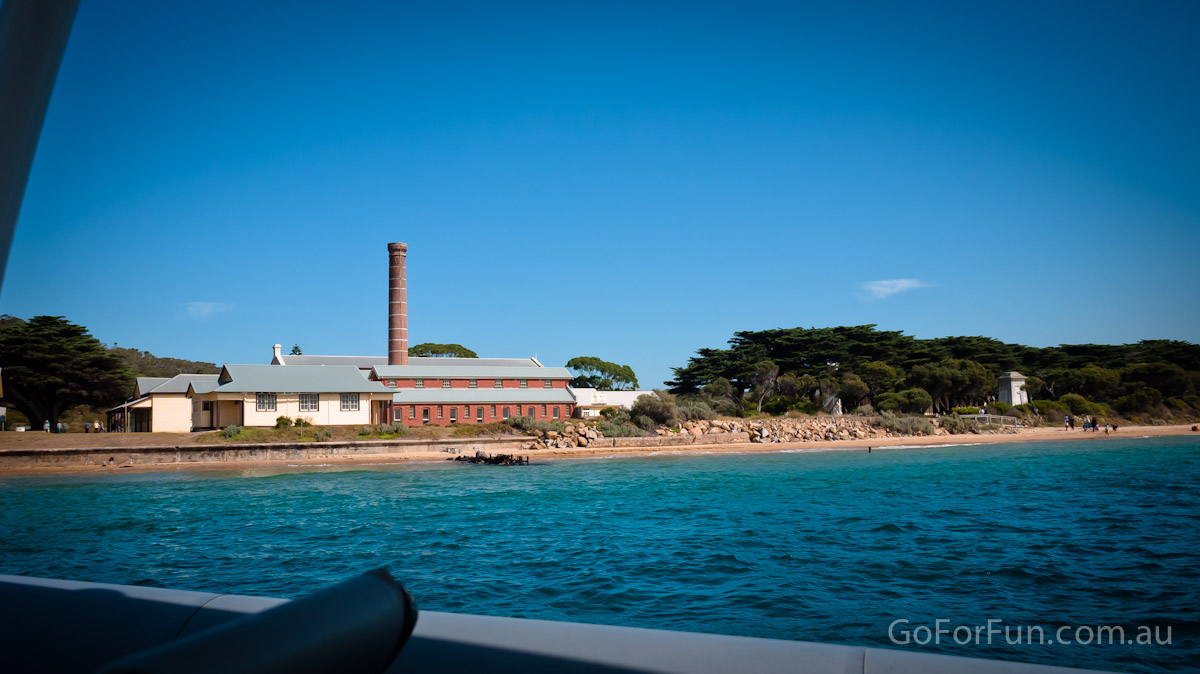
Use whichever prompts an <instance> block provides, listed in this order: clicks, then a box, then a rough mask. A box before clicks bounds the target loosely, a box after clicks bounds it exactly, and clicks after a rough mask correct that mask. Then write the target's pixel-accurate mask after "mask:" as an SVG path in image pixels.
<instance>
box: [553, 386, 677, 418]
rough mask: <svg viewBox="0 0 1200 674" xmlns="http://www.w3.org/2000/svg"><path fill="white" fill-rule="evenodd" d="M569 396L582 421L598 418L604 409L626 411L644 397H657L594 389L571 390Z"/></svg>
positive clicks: (631, 392)
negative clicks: (573, 401) (573, 400)
mask: <svg viewBox="0 0 1200 674" xmlns="http://www.w3.org/2000/svg"><path fill="white" fill-rule="evenodd" d="M571 395H573V396H575V410H576V413H577V414H578V415H579V416H581V417H583V418H584V419H590V418H592V417H598V416H600V410H602V409H604V408H605V407H616V408H619V409H625V410H628V409H630V408H632V407H633V403H634V401H636V400H637V399H638V398H639V397H641V396H644V395H652V396H657V395H658V394H656V393H655V392H654V391H601V390H599V389H594V388H573V389H571Z"/></svg>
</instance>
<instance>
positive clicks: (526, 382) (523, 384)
mask: <svg viewBox="0 0 1200 674" xmlns="http://www.w3.org/2000/svg"><path fill="white" fill-rule="evenodd" d="M521 388H529V380H528V379H522V380H521Z"/></svg>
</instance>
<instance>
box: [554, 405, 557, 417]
mask: <svg viewBox="0 0 1200 674" xmlns="http://www.w3.org/2000/svg"><path fill="white" fill-rule="evenodd" d="M554 418H555V419H557V418H558V405H555V406H554Z"/></svg>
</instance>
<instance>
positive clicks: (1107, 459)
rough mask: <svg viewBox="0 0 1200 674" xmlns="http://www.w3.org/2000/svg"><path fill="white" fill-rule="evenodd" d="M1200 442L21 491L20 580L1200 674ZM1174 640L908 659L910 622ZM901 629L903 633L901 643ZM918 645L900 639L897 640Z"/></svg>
mask: <svg viewBox="0 0 1200 674" xmlns="http://www.w3.org/2000/svg"><path fill="white" fill-rule="evenodd" d="M1198 534H1200V440H1198V439H1197V438H1194V437H1182V438H1167V439H1154V440H1149V439H1142V440H1139V439H1119V440H1118V439H1111V440H1097V441H1094V442H1074V443H1062V444H1058V443H1041V444H1025V445H998V446H967V447H945V448H921V449H893V450H876V451H874V452H872V453H870V454H868V453H867V452H865V451H845V452H806V453H777V454H756V455H740V456H727V455H726V456H698V457H697V456H690V457H685V456H670V455H666V456H656V457H646V458H611V459H584V460H569V461H551V462H546V463H542V464H538V465H533V466H529V467H522V468H497V467H487V466H462V465H447V464H425V465H421V466H415V465H408V466H392V467H377V468H375V469H371V470H352V471H344V470H337V469H335V468H328V469H316V470H313V469H311V468H307V469H294V470H288V469H281V470H269V471H268V470H261V471H229V472H178V473H150V474H125V475H111V474H106V475H84V476H29V477H6V478H0V572H4V573H15V574H25V575H36V576H48V577H59V578H70V579H78V580H91V581H103V582H113V583H126V584H139V585H154V586H163V587H177V588H186V589H196V590H210V591H224V592H233V593H242V594H261V595H276V596H297V595H302V594H305V593H307V592H310V591H312V590H315V589H317V588H319V587H321V586H323V585H325V584H328V583H332V582H334V581H337V580H339V579H342V578H345V577H347V576H350V575H352V574H356V573H358V572H361V571H364V570H367V569H370V568H373V567H376V566H380V565H387V566H389V567H390V568H391V570H392V572H393V574H394V575H395V576H396V577H397V578H399V579H401V580H402V581H403V582H404V583H405V584H406V585H407V586H408V587H409V588H410V589H411V590H412V592H413V594H414V596H415V597H416V598H417V602H418V605H419V606H420V607H421V608H424V609H432V610H442V611H456V612H471V613H484V614H491V615H506V616H517V617H529V618H545V619H551V620H573V621H582V622H595V623H608V624H619V625H633V626H644V627H658V628H666V629H679V630H694V631H702V632H719V633H726V634H738V635H747V636H760V637H773V638H781V639H797V640H807V641H825V642H836V643H846V644H862V645H875V646H885V647H895V648H909V649H917V650H923V651H933V652H945V653H955V654H961V655H975V656H984V657H996V658H1003V659H1010V660H1021V661H1028V662H1043V663H1051V664H1059V665H1068V666H1077V667H1094V668H1100V669H1114V670H1118V671H1129V672H1165V671H1180V670H1186V669H1188V668H1191V669H1192V670H1193V671H1200V666H1198V665H1197V663H1200V589H1198V588H1200V584H1198V582H1197V580H1198V576H1200V574H1198V573H1197V570H1196V569H1197V566H1198V564H1200V536H1198ZM938 618H944V619H946V620H948V621H949V622H948V623H946V624H947V625H948V626H950V627H951V628H953V627H954V626H959V625H965V626H974V625H986V624H987V621H988V620H989V619H994V620H1001V621H1003V624H1004V625H1011V626H1018V625H1020V626H1035V625H1036V626H1042V627H1043V628H1044V629H1045V631H1046V633H1047V634H1049V635H1050V636H1053V633H1054V632H1055V630H1057V629H1058V628H1059V627H1060V626H1062V625H1071V626H1082V625H1089V626H1097V625H1121V626H1123V627H1125V628H1126V629H1127V630H1129V633H1130V635H1131V636H1132V635H1133V634H1134V630H1135V629H1136V627H1137V626H1139V625H1147V626H1151V627H1157V628H1158V629H1159V635H1160V636H1163V637H1165V636H1166V628H1168V627H1169V628H1170V629H1171V637H1172V644H1171V645H1140V646H1138V645H1096V644H1092V645H1087V646H1084V645H1079V644H1073V645H1070V646H1066V645H1054V646H1051V645H1046V644H1043V645H1029V644H1019V645H1006V644H1004V643H1003V638H1002V637H1000V638H999V639H998V640H997V641H998V643H993V645H992V646H986V645H984V646H974V645H971V646H959V645H956V644H955V643H953V640H952V639H948V638H947V637H943V643H942V644H941V645H940V646H935V645H932V644H930V645H924V646H922V645H915V644H909V645H894V644H892V642H891V641H890V640H889V638H888V629H889V625H890V624H892V623H893V621H895V620H898V619H904V620H908V621H909V623H908V625H909V626H910V627H915V626H917V625H922V624H923V625H930V626H932V625H933V621H934V620H936V619H938ZM901 627H902V626H901ZM894 633H895V632H894Z"/></svg>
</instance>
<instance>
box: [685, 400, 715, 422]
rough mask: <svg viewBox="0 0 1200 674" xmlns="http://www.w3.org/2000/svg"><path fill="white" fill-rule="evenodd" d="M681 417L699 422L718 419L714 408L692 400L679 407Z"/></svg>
mask: <svg viewBox="0 0 1200 674" xmlns="http://www.w3.org/2000/svg"><path fill="white" fill-rule="evenodd" d="M679 416H680V417H681V418H682V419H684V420H687V421H699V420H701V419H705V420H708V419H716V418H717V413H716V412H714V411H713V408H711V407H709V406H708V403H705V402H703V401H700V400H692V401H688V402H685V403H681V404H680V405H679Z"/></svg>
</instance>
